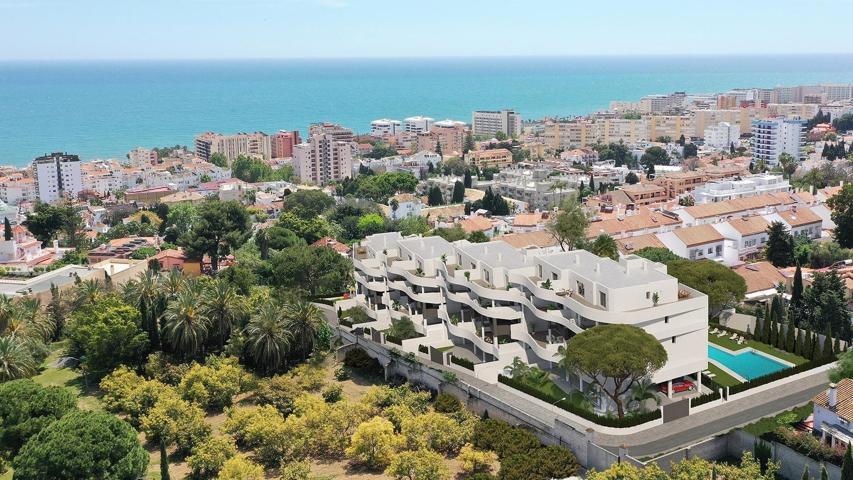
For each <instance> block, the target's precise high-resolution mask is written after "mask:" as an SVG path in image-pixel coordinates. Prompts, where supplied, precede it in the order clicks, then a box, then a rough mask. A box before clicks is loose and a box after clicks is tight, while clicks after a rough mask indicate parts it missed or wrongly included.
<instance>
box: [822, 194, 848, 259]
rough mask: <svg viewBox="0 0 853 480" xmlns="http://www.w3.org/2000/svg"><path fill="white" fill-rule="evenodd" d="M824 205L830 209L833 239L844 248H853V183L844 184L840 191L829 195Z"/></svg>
mask: <svg viewBox="0 0 853 480" xmlns="http://www.w3.org/2000/svg"><path fill="white" fill-rule="evenodd" d="M826 205H827V206H828V207H829V208H830V209H831V210H832V214H831V217H832V221H833V222H835V240H836V241H837V242H838V244H839V245H841V246H842V247H844V248H853V184H851V183H848V184H846V185H844V187H842V188H841V191H840V192H838V193H836V194H835V195H833V196H831V197H829V200H827V201H826Z"/></svg>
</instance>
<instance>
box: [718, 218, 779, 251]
mask: <svg viewBox="0 0 853 480" xmlns="http://www.w3.org/2000/svg"><path fill="white" fill-rule="evenodd" d="M711 226H712V227H714V228H715V229H716V230H717V231H718V232H720V234H721V235H722V236H723V237H725V238H726V239H729V240H731V241H732V244H733V247H734V249H735V250H736V251H737V256H738V258H739V259H740V260H747V259H750V258H754V257H756V256H757V255H758V254H759V253H760V252H761V251H762V250H764V247H765V245H766V244H767V227H769V226H770V223H768V222H767V220H765V219H764V217H761V216H759V215H755V216H752V217H740V218H733V219H731V220H729V221H727V222H722V223H714V224H711Z"/></svg>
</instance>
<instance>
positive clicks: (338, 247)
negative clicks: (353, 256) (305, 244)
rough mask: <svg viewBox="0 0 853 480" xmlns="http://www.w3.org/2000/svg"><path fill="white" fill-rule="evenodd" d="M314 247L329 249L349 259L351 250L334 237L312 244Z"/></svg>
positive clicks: (324, 238)
mask: <svg viewBox="0 0 853 480" xmlns="http://www.w3.org/2000/svg"><path fill="white" fill-rule="evenodd" d="M311 246H312V247H327V248H331V249H332V250H334V251H336V252H338V253H340V254H341V255H343V256H345V257H348V256H349V253H350V248H349V246H347V245H346V244H344V243H341V242H339V241H337V240H335V239H334V238H332V237H323V238H321V239H319V240H317V241H316V242H314V243H312V244H311Z"/></svg>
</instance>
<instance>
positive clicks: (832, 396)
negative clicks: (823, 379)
mask: <svg viewBox="0 0 853 480" xmlns="http://www.w3.org/2000/svg"><path fill="white" fill-rule="evenodd" d="M812 402H813V403H814V407H813V413H814V429H815V431H817V432H819V433H820V436H821V440H823V441H824V442H825V443H828V444H830V445H832V446H833V447H835V446H836V445H839V444H842V445H843V444H848V445H849V444H850V443H853V431H851V430H853V428H851V426H850V423H851V422H853V379H850V378H844V379H842V380H841V381H840V382H838V383H837V384H836V383H830V384H829V387H828V388H827V389H826V390H824V391H822V392H820V393H819V394H817V396H816V397H814V399H812Z"/></svg>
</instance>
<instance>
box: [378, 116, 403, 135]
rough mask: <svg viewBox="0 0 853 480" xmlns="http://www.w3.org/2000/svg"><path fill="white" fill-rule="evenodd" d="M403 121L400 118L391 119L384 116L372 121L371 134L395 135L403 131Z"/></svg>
mask: <svg viewBox="0 0 853 480" xmlns="http://www.w3.org/2000/svg"><path fill="white" fill-rule="evenodd" d="M401 125H402V124H401V123H400V121H399V120H391V119H388V118H382V119H379V120H374V121H372V122H370V135H371V136H373V137H388V136H391V137H393V136H394V135H397V133H398V132H402V131H403V130H402V128H401Z"/></svg>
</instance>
